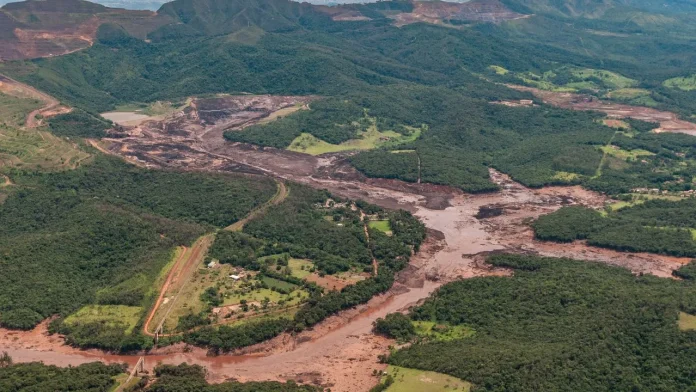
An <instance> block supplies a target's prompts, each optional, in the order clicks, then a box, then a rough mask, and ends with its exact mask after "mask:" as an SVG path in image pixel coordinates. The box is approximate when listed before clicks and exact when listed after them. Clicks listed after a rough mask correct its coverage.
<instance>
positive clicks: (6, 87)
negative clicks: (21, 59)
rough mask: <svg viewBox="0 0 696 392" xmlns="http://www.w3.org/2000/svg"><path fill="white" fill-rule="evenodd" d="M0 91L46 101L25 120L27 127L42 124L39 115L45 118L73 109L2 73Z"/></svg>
mask: <svg viewBox="0 0 696 392" xmlns="http://www.w3.org/2000/svg"><path fill="white" fill-rule="evenodd" d="M0 92H3V93H5V94H7V95H11V96H14V97H19V98H33V99H36V100H39V101H42V102H43V103H44V106H42V107H41V108H39V109H36V110H33V111H31V112H30V113H29V114H28V115H27V119H26V122H25V126H26V127H27V128H36V127H38V126H40V125H42V120H40V119H37V116H38V115H42V116H43V117H44V118H45V117H51V116H56V115H58V114H63V113H68V112H70V110H71V109H70V108H68V107H67V106H62V105H60V101H58V100H57V99H55V98H53V97H52V96H50V95H48V94H46V93H43V92H41V91H39V90H37V89H35V88H33V87H31V86H29V85H26V84H24V83H21V82H18V81H16V80H14V79H12V78H10V77H7V76H4V75H0Z"/></svg>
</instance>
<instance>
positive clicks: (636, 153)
mask: <svg viewBox="0 0 696 392" xmlns="http://www.w3.org/2000/svg"><path fill="white" fill-rule="evenodd" d="M599 149H600V150H602V151H603V152H604V153H605V154H607V155H609V156H613V157H617V158H620V159H623V160H629V159H630V160H633V159H638V158H639V157H643V156H652V155H655V154H654V153H652V152H650V151H646V150H631V151H626V150H622V149H620V148H617V147H615V146H602V147H599Z"/></svg>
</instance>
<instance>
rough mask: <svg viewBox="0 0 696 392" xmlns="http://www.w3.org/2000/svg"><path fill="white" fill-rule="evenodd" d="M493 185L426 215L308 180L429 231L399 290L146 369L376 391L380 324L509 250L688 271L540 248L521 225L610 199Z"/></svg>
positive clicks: (40, 347)
mask: <svg viewBox="0 0 696 392" xmlns="http://www.w3.org/2000/svg"><path fill="white" fill-rule="evenodd" d="M491 175H492V178H493V179H494V181H496V182H497V183H498V184H499V185H501V187H502V191H501V192H499V193H496V194H489V195H476V196H471V195H464V194H461V193H457V192H452V193H451V194H449V195H448V196H447V199H448V204H449V206H446V207H445V208H428V207H426V204H427V201H426V197H425V196H422V195H419V194H415V193H408V192H405V191H397V190H390V189H387V188H383V187H380V186H377V185H369V184H365V183H357V184H356V183H346V182H344V181H340V180H330V179H324V180H317V179H314V178H306V179H305V180H304V181H303V182H306V183H310V184H312V185H314V186H318V187H325V188H328V189H331V190H332V191H334V192H336V193H339V194H344V195H346V196H352V197H356V196H360V197H362V198H363V199H366V200H368V201H371V202H375V203H378V204H384V205H389V206H391V207H392V208H393V207H395V206H401V207H403V208H405V209H409V210H411V211H413V212H414V214H415V215H416V216H418V217H419V218H421V219H422V221H423V222H424V223H425V224H426V226H427V227H428V228H429V229H430V230H429V236H428V239H427V241H426V243H425V244H424V245H423V247H422V249H421V251H420V252H419V253H418V254H416V255H415V256H414V257H413V259H412V263H411V266H410V267H409V268H408V269H407V270H406V271H405V272H404V273H402V274H401V275H400V277H399V279H398V283H397V284H396V285H395V287H394V288H393V289H392V290H391V291H390V292H389V293H387V294H385V295H382V296H379V297H376V298H374V299H373V300H371V301H370V302H369V303H368V304H366V305H363V306H360V307H358V308H357V309H354V310H350V311H347V312H344V313H342V314H340V315H338V316H334V317H331V318H330V319H328V320H326V321H325V322H324V323H322V324H320V325H319V326H317V327H316V328H315V329H314V330H313V331H307V332H303V333H301V334H299V335H297V336H289V335H282V336H280V337H278V338H276V339H273V340H272V341H270V342H267V343H264V344H261V345H258V346H255V347H252V348H250V349H249V350H247V353H244V354H240V355H222V356H216V357H210V356H207V355H206V352H205V351H204V350H202V349H197V348H185V347H184V346H183V345H180V346H174V347H169V348H164V349H160V350H159V351H155V354H153V355H147V356H146V358H145V365H146V368H148V369H152V368H153V367H154V366H155V365H156V364H157V363H159V362H162V363H170V364H178V363H181V362H188V363H196V364H200V365H203V366H206V367H207V368H208V371H209V379H210V380H211V381H224V380H225V379H229V378H234V379H238V380H241V381H249V380H269V379H270V380H287V379H294V380H297V381H302V382H312V383H315V384H320V385H323V386H327V387H331V389H332V390H333V391H366V390H368V389H369V388H370V387H371V386H373V385H374V384H375V383H376V382H377V379H376V378H375V377H373V376H372V371H373V369H383V368H384V365H381V364H379V363H378V361H377V356H378V355H379V354H383V353H385V352H387V350H388V346H389V345H390V344H393V342H392V341H389V340H387V339H384V338H381V337H378V336H375V335H373V334H372V333H371V332H370V330H371V325H372V323H373V321H374V320H375V319H377V318H378V317H384V316H385V315H386V314H387V313H390V312H395V311H404V310H406V309H408V307H409V306H412V305H414V304H416V303H417V302H418V301H421V300H423V299H424V298H426V297H428V296H429V295H430V294H431V293H432V292H433V291H434V290H435V289H437V287H439V286H440V285H442V284H444V283H446V282H448V281H452V280H455V279H461V278H471V277H476V276H487V275H507V274H508V271H504V270H495V269H492V268H491V267H490V266H488V265H486V264H485V263H484V262H483V258H484V256H485V254H486V253H488V252H492V251H500V250H507V251H513V252H533V253H539V254H546V255H551V256H568V257H576V258H584V259H590V260H596V261H601V262H606V263H611V264H616V265H622V266H624V267H627V268H629V269H632V270H633V271H635V272H646V273H654V274H656V275H658V276H665V277H668V276H669V274H670V273H671V271H672V270H673V269H675V268H678V267H679V266H680V265H682V264H683V263H684V262H687V261H688V260H686V259H678V258H670V257H663V256H655V255H646V254H627V253H618V252H611V251H606V250H602V249H597V248H591V247H588V246H586V245H584V244H568V245H558V244H544V243H538V242H536V241H534V240H533V238H532V234H531V231H530V229H529V227H528V225H526V224H524V223H523V222H525V221H526V219H528V218H530V217H531V218H533V217H536V216H539V215H540V214H543V213H548V212H550V211H553V210H555V209H557V208H560V207H561V206H562V205H567V204H582V205H587V206H591V207H600V206H602V205H603V204H604V203H605V201H606V200H605V198H604V197H603V196H601V195H598V194H595V193H592V192H588V191H586V190H583V189H581V188H579V187H555V188H547V189H542V190H530V189H527V188H525V187H523V186H521V185H519V184H517V183H514V182H513V181H511V180H510V179H509V178H508V177H507V176H505V175H502V174H500V173H497V172H493V171H492V172H491ZM491 205H492V206H496V207H499V208H502V210H503V214H502V215H500V216H497V217H493V218H489V219H483V220H478V219H476V218H475V215H476V213H477V212H478V210H479V208H480V207H483V206H491ZM0 350H2V351H7V352H8V353H9V354H10V355H11V356H12V357H13V358H14V360H15V361H18V362H25V361H43V362H45V363H47V364H55V365H59V366H66V365H77V364H81V363H85V362H91V361H96V360H98V361H103V362H126V363H129V364H131V365H132V364H134V363H135V362H136V361H137V359H138V356H119V355H108V354H104V353H101V352H98V351H81V350H76V349H72V348H70V347H66V346H64V345H62V341H61V339H60V337H58V336H48V335H47V334H46V332H45V324H42V325H41V326H39V327H38V328H37V329H35V330H34V331H30V332H15V331H0Z"/></svg>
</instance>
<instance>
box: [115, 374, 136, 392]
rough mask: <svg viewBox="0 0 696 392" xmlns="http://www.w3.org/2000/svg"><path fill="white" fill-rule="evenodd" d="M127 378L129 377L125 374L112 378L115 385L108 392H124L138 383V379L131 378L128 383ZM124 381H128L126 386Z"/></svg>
mask: <svg viewBox="0 0 696 392" xmlns="http://www.w3.org/2000/svg"><path fill="white" fill-rule="evenodd" d="M128 377H129V375H128V374H126V373H123V374H119V375H118V376H116V377H114V382H115V383H116V385H114V386H113V387H112V388H111V389H110V390H109V392H117V391H124V390H126V389H127V388H131V387H133V386H135V385H136V384H137V383H138V381H140V377H137V376H136V377H133V378H132V379H131V380H130V381H128ZM126 381H128V383H127V384H126Z"/></svg>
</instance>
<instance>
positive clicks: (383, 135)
mask: <svg viewBox="0 0 696 392" xmlns="http://www.w3.org/2000/svg"><path fill="white" fill-rule="evenodd" d="M411 131H412V132H411V134H410V135H408V136H405V135H402V134H400V133H397V132H394V131H387V130H385V131H380V130H378V129H377V126H376V125H374V120H373V125H371V126H370V127H368V129H367V130H366V131H365V132H362V133H361V134H360V135H359V136H360V138H359V139H353V140H348V141H347V142H344V143H341V144H331V143H327V142H325V141H323V140H320V139H318V138H316V137H315V136H314V135H311V134H309V133H303V134H301V135H300V136H298V137H296V138H295V140H293V141H292V143H290V146H288V148H287V149H288V150H290V151H295V152H301V153H304V154H309V155H321V154H328V153H332V152H341V151H355V150H372V149H375V148H378V147H388V146H397V145H399V144H404V143H410V142H413V141H414V140H416V139H418V138H419V137H420V135H421V132H422V130H421V129H419V128H411Z"/></svg>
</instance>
